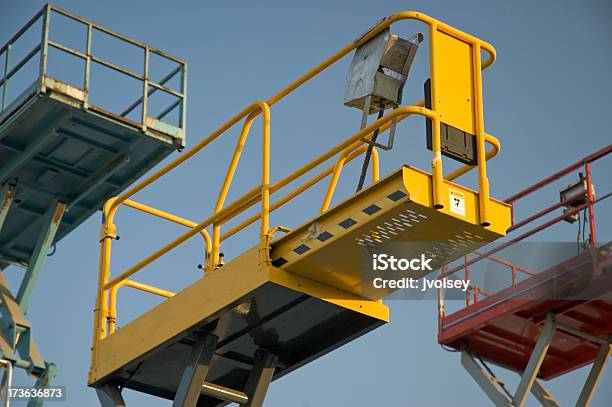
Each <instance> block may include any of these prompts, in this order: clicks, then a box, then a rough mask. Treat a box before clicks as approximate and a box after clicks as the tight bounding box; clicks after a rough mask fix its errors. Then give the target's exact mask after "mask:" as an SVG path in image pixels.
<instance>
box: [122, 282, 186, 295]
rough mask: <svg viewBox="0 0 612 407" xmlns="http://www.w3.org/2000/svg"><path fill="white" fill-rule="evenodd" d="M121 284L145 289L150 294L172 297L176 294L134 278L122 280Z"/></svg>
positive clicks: (141, 289)
mask: <svg viewBox="0 0 612 407" xmlns="http://www.w3.org/2000/svg"><path fill="white" fill-rule="evenodd" d="M121 285H122V286H125V287H131V288H134V289H136V290H140V291H145V292H147V293H150V294H155V295H159V296H160V297H165V298H172V297H174V296H175V295H176V294H175V293H173V292H172V291H168V290H164V289H163V288H159V287H155V286H152V285H149V284H145V283H141V282H139V281H134V280H123V282H122V284H121Z"/></svg>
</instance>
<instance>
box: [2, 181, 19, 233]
mask: <svg viewBox="0 0 612 407" xmlns="http://www.w3.org/2000/svg"><path fill="white" fill-rule="evenodd" d="M15 189H16V187H15V186H14V185H10V184H8V183H6V184H4V185H3V186H2V188H1V189H0V199H2V202H1V203H0V231H2V226H3V225H4V221H5V220H6V215H7V214H8V212H9V210H10V209H11V204H12V203H13V200H14V199H15Z"/></svg>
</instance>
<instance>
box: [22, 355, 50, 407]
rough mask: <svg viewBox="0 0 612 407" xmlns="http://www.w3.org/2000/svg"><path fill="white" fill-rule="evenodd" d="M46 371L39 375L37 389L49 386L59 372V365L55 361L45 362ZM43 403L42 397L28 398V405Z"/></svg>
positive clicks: (35, 385)
mask: <svg viewBox="0 0 612 407" xmlns="http://www.w3.org/2000/svg"><path fill="white" fill-rule="evenodd" d="M45 366H46V367H45V371H44V372H43V373H42V374H41V375H40V376H39V377H38V380H36V383H35V384H34V387H35V388H37V389H41V388H42V389H44V388H47V387H49V384H50V383H51V381H52V380H53V378H54V377H55V375H56V374H57V367H56V366H55V364H53V363H47V362H45ZM42 405H43V399H42V398H30V400H28V404H27V407H41V406H42Z"/></svg>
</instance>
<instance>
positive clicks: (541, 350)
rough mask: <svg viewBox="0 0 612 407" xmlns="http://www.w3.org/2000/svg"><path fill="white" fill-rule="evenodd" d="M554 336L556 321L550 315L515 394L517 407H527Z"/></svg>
mask: <svg viewBox="0 0 612 407" xmlns="http://www.w3.org/2000/svg"><path fill="white" fill-rule="evenodd" d="M554 334H555V320H554V317H553V315H552V314H548V315H547V316H546V322H545V323H544V327H543V328H542V331H541V332H540V336H539V337H538V341H537V342H536V344H535V347H534V348H533V351H532V352H531V356H530V357H529V362H527V367H526V368H525V371H524V372H523V376H522V378H521V381H520V383H519V385H518V388H517V389H516V393H514V399H513V401H514V405H515V407H523V406H524V405H525V402H526V401H527V396H528V395H529V392H530V391H531V387H532V385H533V382H534V381H535V379H536V376H537V374H538V372H539V371H540V366H542V362H543V361H544V357H545V356H546V351H548V347H549V346H550V342H551V341H552V338H553V335H554Z"/></svg>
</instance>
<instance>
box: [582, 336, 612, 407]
mask: <svg viewBox="0 0 612 407" xmlns="http://www.w3.org/2000/svg"><path fill="white" fill-rule="evenodd" d="M611 351H612V349H611V348H610V344H609V343H606V344H603V345H601V347H600V348H599V352H597V356H596V357H595V361H594V362H593V366H592V367H591V370H590V371H589V375H588V376H587V380H586V382H585V384H584V387H583V388H582V391H581V392H580V396H579V397H578V401H577V402H576V407H586V406H588V405H589V403H590V402H591V400H592V398H593V395H594V394H595V391H596V390H597V386H598V385H599V381H600V380H601V376H603V372H604V370H606V365H607V364H608V361H609V359H610V352H611Z"/></svg>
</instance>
